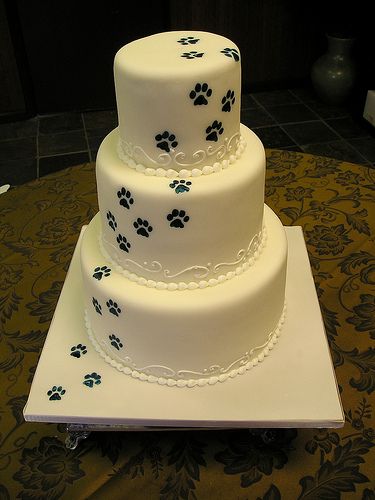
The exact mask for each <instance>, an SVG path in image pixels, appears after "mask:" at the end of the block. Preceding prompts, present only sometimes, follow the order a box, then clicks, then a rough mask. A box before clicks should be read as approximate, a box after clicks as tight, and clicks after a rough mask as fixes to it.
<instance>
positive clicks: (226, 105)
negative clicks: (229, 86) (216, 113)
mask: <svg viewBox="0 0 375 500" xmlns="http://www.w3.org/2000/svg"><path fill="white" fill-rule="evenodd" d="M235 100H236V98H235V97H234V90H228V92H227V93H226V95H225V96H224V97H223V98H222V100H221V104H222V105H223V107H222V108H221V111H225V112H229V111H230V110H231V109H232V106H233V104H234V103H235Z"/></svg>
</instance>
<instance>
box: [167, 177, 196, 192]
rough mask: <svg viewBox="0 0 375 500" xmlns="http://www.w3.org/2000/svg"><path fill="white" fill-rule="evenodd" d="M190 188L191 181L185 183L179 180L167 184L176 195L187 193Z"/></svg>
mask: <svg viewBox="0 0 375 500" xmlns="http://www.w3.org/2000/svg"><path fill="white" fill-rule="evenodd" d="M189 186H191V181H185V180H184V179H181V180H176V179H175V180H174V181H173V182H171V184H169V187H170V188H172V189H174V190H175V192H176V193H177V194H179V193H187V192H188V191H190V187H189Z"/></svg>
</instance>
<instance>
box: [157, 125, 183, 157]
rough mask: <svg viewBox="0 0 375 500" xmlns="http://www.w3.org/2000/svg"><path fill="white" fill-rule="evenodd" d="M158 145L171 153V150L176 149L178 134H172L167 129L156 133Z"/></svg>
mask: <svg viewBox="0 0 375 500" xmlns="http://www.w3.org/2000/svg"><path fill="white" fill-rule="evenodd" d="M155 141H156V147H158V148H160V149H162V150H163V151H166V152H167V153H169V151H170V150H171V148H172V149H174V148H175V147H176V146H177V145H178V142H177V141H176V136H175V135H174V134H170V133H169V132H168V131H167V130H165V131H164V132H163V133H162V134H157V135H155Z"/></svg>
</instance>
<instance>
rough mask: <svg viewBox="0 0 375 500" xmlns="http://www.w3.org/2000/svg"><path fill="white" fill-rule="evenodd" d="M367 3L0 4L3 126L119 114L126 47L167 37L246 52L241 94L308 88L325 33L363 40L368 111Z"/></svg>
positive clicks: (361, 69) (360, 50) (370, 51)
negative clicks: (116, 79) (120, 57)
mask: <svg viewBox="0 0 375 500" xmlns="http://www.w3.org/2000/svg"><path fill="white" fill-rule="evenodd" d="M371 17H372V16H371V14H370V12H369V11H368V7H367V8H366V6H365V4H364V3H361V2H358V1H357V2H351V3H346V4H344V2H342V3H340V4H339V3H336V2H329V1H328V0H327V1H326V2H320V1H318V2H309V1H308V2H304V1H301V0H298V1H297V0H232V1H230V0H216V1H215V0H185V1H182V0H169V1H168V0H152V1H139V2H130V1H127V2H125V1H124V0H121V1H120V0H107V1H105V2H103V1H102V2H89V1H80V0H75V1H73V0H66V1H59V2H57V1H55V0H48V1H47V0H0V90H1V92H0V120H1V121H3V122H4V121H11V120H15V119H17V118H22V117H31V116H35V115H40V114H44V113H55V112H66V111H87V110H102V109H112V108H114V107H115V96H114V84H113V73H112V65H113V58H114V55H115V53H116V51H117V50H118V49H119V48H120V47H121V46H122V45H124V44H125V43H127V42H129V41H131V40H134V39H136V38H140V37H142V36H146V35H149V34H152V33H156V32H159V31H166V30H188V29H192V30H204V31H212V32H215V33H219V34H222V35H224V36H227V37H228V38H230V39H232V40H233V41H234V42H235V43H236V44H237V45H238V46H239V47H240V50H241V53H242V69H243V92H244V93H246V92H254V91H262V90H272V89H280V88H287V87H289V88H290V87H291V86H303V85H307V84H308V83H309V79H310V69H311V65H312V64H313V62H314V61H315V60H316V59H317V58H318V57H319V56H320V55H321V54H322V53H323V52H324V51H325V49H326V39H325V33H327V32H328V33H335V34H339V35H344V36H348V35H350V36H355V38H356V42H355V45H354V57H355V61H356V63H357V66H358V76H359V78H358V81H357V86H356V89H355V91H354V93H353V99H354V105H355V106H357V107H358V111H359V113H362V112H363V103H364V99H365V95H366V91H367V90H368V89H370V88H373V87H374V66H375V62H374V59H375V58H374V41H373V38H372V37H373V35H372V28H371Z"/></svg>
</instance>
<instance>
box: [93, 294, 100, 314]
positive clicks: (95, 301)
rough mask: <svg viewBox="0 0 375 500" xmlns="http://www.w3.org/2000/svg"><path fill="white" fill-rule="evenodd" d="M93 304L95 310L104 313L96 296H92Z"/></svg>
mask: <svg viewBox="0 0 375 500" xmlns="http://www.w3.org/2000/svg"><path fill="white" fill-rule="evenodd" d="M92 305H93V306H94V307H95V311H96V312H97V313H98V314H100V315H102V306H101V305H100V304H99V302H98V301H97V300H96V298H95V297H93V298H92Z"/></svg>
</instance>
